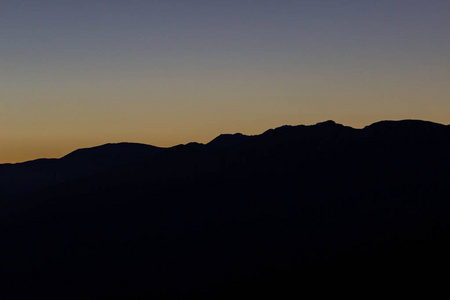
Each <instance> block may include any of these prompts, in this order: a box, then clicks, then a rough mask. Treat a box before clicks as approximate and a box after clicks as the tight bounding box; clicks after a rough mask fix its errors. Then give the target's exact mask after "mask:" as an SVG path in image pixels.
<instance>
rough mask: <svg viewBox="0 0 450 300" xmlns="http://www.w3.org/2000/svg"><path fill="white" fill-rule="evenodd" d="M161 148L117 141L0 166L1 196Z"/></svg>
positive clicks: (146, 155) (91, 171)
mask: <svg viewBox="0 0 450 300" xmlns="http://www.w3.org/2000/svg"><path fill="white" fill-rule="evenodd" d="M162 150H163V148H158V147H154V146H149V145H144V144H136V143H119V144H107V145H102V146H98V147H93V148H86V149H79V150H76V151H74V152H72V153H70V154H68V155H66V156H64V157H62V158H60V159H38V160H34V161H28V162H24V163H18V164H1V165H0V187H1V189H0V199H5V198H7V197H11V196H15V195H17V194H24V193H29V192H32V191H37V190H40V189H42V188H45V187H49V186H52V185H55V184H58V183H61V182H65V181H68V180H72V179H75V178H81V177H85V176H90V175H93V174H96V173H100V172H103V171H105V170H108V169H111V168H114V167H118V166H121V165H124V164H127V163H130V162H134V161H139V160H142V159H145V158H149V157H151V156H153V155H156V154H158V153H160V152H161V151H162Z"/></svg>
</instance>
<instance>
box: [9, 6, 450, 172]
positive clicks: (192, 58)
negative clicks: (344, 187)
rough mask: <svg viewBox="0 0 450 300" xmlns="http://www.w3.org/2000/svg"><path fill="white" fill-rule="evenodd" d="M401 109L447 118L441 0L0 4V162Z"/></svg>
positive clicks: (449, 91)
mask: <svg viewBox="0 0 450 300" xmlns="http://www.w3.org/2000/svg"><path fill="white" fill-rule="evenodd" d="M406 118H408V119H424V120H429V121H434V122H438V123H444V124H449V123H450V1H448V0H376V1H375V0H370V1H367V0H347V1H345V0H342V1H339V0H332V1H326V0H315V1H301V0H295V1H294V0H292V1H291V0H277V1H276V0H270V1H269V0H222V1H215V0H204V1H201V0H120V1H119V0H77V1H73V0H70V1H67V0H40V1H36V0H5V1H1V2H0V163H6V162H18V161H25V160H30V159H35V158H39V157H60V156H62V155H65V154H67V153H68V152H70V151H72V150H74V149H77V148H82V147H91V146H96V145H100V144H104V143H108V142H125V141H128V142H141V143H146V144H152V145H156V146H173V145H176V144H180V143H187V142H190V141H197V142H208V141H210V140H211V139H213V138H214V137H215V136H217V135H218V134H220V133H235V132H242V133H244V134H260V133H262V132H263V131H265V130H266V129H268V128H273V127H278V126H281V125H284V124H290V125H297V124H314V123H317V122H320V121H324V120H328V119H332V120H335V121H336V122H339V123H342V124H345V125H350V126H353V127H358V128H360V127H363V126H365V125H368V124H370V123H373V122H376V121H379V120H384V119H394V120H395V119H406Z"/></svg>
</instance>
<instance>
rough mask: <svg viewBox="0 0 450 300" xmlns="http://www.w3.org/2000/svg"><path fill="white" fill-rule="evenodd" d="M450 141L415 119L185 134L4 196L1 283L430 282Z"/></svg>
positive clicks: (34, 286)
mask: <svg viewBox="0 0 450 300" xmlns="http://www.w3.org/2000/svg"><path fill="white" fill-rule="evenodd" d="M448 153H450V130H449V127H448V126H444V125H440V124H435V123H430V122H423V121H410V120H405V121H398V122H379V123H376V124H373V125H370V126H368V127H366V128H364V129H362V130H357V129H352V128H350V127H345V126H342V125H339V124H335V123H334V122H331V121H329V122H324V123H319V124H317V125H314V126H284V127H281V128H277V129H274V130H269V131H267V132H265V133H264V134H262V135H259V136H254V137H249V138H246V139H243V140H242V141H240V142H236V143H232V144H230V146H229V147H225V148H223V147H222V148H220V147H219V148H217V149H211V150H209V151H205V150H204V149H203V148H202V147H198V145H195V144H188V145H186V146H179V147H174V148H171V149H168V150H167V151H164V152H162V153H160V154H159V155H158V156H155V157H154V158H150V159H147V160H144V161H140V162H137V163H134V164H131V165H127V166H125V167H122V168H118V169H114V170H111V171H108V172H106V173H103V174H101V175H98V176H94V177H89V178H84V179H78V180H76V181H72V182H68V183H65V184H62V185H58V186H54V187H52V188H48V189H46V190H43V191H40V192H38V193H35V194H32V195H29V196H26V197H22V198H21V199H17V200H16V201H15V202H10V203H8V204H7V205H3V207H2V209H1V213H0V222H1V236H2V239H1V241H0V249H1V250H0V251H1V256H2V258H3V259H2V263H3V265H2V272H3V275H4V278H5V280H4V281H3V282H4V283H8V285H9V287H10V288H13V287H14V286H17V287H18V288H19V289H20V290H22V291H23V290H24V287H26V289H25V290H26V291H36V292H46V293H48V292H49V291H52V292H60V293H62V294H63V295H65V296H67V295H69V296H74V295H75V296H76V295H83V294H84V295H86V294H89V295H107V296H117V295H125V296H128V297H130V296H136V295H142V296H149V297H156V298H158V297H162V296H167V297H169V298H170V297H179V296H180V295H181V296H182V297H188V296H195V297H200V296H205V297H212V299H217V298H219V297H224V298H229V297H231V296H233V297H234V296H235V295H243V294H242V293H245V294H246V295H247V296H249V297H252V298H254V297H256V296H261V295H267V294H271V293H272V294H273V296H280V294H283V293H296V294H297V296H301V295H307V293H308V292H313V293H315V294H318V293H324V292H330V293H333V294H336V293H342V294H346V295H348V294H354V295H361V293H362V295H372V294H374V293H387V292H390V293H399V295H404V294H405V293H407V294H411V293H417V292H418V290H422V291H427V293H432V292H433V291H436V290H439V288H444V287H445V285H446V282H445V277H443V276H442V275H441V273H440V272H441V271H443V270H446V269H447V268H448V267H449V266H450V264H449V263H448V261H447V255H448V250H450V248H449V247H448V246H447V241H448V239H449V238H450V231H449V229H450V218H449V216H450V205H449V195H450V185H449V182H450V172H449V170H450V159H449V157H448ZM392 290H393V291H392ZM238 291H239V294H238Z"/></svg>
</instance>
